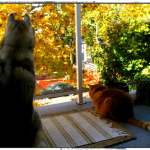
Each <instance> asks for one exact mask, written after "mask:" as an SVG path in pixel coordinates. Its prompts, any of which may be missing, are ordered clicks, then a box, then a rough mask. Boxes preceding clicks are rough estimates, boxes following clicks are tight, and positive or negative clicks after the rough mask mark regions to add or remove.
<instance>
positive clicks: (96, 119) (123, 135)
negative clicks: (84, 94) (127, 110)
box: [41, 108, 134, 148]
mask: <svg viewBox="0 0 150 150" xmlns="http://www.w3.org/2000/svg"><path fill="white" fill-rule="evenodd" d="M94 112H95V111H94V109H92V108H90V109H86V110H80V111H79V110H78V111H71V112H65V113H61V114H54V115H49V116H42V117H41V120H42V125H43V132H44V140H43V142H44V143H43V144H44V147H51V148H64V147H65V148H70V147H72V148H73V147H90V146H91V147H94V146H96V147H106V146H109V145H113V144H116V143H120V142H123V141H127V140H130V139H133V138H134V135H133V134H132V133H130V132H128V131H127V130H126V129H124V128H122V127H121V126H119V125H118V124H116V123H115V122H113V121H111V120H109V119H107V118H101V117H100V116H99V115H97V114H95V113H94ZM89 145H90V146H89Z"/></svg>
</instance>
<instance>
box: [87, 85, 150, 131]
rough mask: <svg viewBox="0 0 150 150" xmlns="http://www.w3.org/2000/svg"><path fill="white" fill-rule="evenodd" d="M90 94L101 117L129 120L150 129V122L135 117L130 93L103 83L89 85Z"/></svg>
mask: <svg viewBox="0 0 150 150" xmlns="http://www.w3.org/2000/svg"><path fill="white" fill-rule="evenodd" d="M89 87H90V90H89V95H90V97H91V99H92V101H93V103H94V105H95V109H96V112H97V113H99V114H100V116H101V117H108V118H110V119H112V120H120V121H127V122H129V123H132V124H134V125H136V126H138V127H140V128H143V129H146V130H148V131H150V122H143V121H140V120H138V119H136V118H135V117H134V112H133V105H134V102H133V99H132V98H131V96H130V94H129V93H127V92H124V91H122V90H120V89H117V88H107V86H104V85H102V84H101V83H98V84H95V85H89Z"/></svg>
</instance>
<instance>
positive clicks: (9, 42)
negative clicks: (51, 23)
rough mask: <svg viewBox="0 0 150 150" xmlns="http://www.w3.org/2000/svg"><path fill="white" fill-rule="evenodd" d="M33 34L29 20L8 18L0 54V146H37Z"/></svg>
mask: <svg viewBox="0 0 150 150" xmlns="http://www.w3.org/2000/svg"><path fill="white" fill-rule="evenodd" d="M34 43H35V34H34V30H33V27H32V25H31V21H30V17H29V16H28V14H25V17H24V20H22V21H17V20H15V19H14V15H13V14H11V15H10V16H9V17H8V21H7V27H6V31H5V35H4V38H3V42H2V49H1V53H0V96H1V100H0V106H1V109H0V114H1V117H0V119H1V123H0V129H1V131H0V136H1V140H0V147H38V146H39V144H40V142H41V141H42V124H41V120H40V117H39V115H38V113H37V112H36V111H35V110H34V108H33V95H34V90H35V73H34V58H33V48H34Z"/></svg>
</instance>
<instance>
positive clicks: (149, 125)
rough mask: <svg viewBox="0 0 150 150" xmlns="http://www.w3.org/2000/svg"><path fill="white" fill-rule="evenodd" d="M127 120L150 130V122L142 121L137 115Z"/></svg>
mask: <svg viewBox="0 0 150 150" xmlns="http://www.w3.org/2000/svg"><path fill="white" fill-rule="evenodd" d="M127 122H129V123H132V124H134V125H136V126H138V127H140V128H143V129H146V130H148V131H150V122H144V121H140V120H138V119H136V118H135V117H133V118H129V119H128V120H127Z"/></svg>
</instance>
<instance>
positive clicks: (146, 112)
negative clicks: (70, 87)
mask: <svg viewBox="0 0 150 150" xmlns="http://www.w3.org/2000/svg"><path fill="white" fill-rule="evenodd" d="M84 102H85V104H83V105H78V104H77V103H76V101H71V102H66V103H59V104H53V105H47V106H42V107H36V108H35V109H36V110H37V111H38V112H39V114H40V115H47V114H55V113H61V112H66V111H72V110H79V109H84V108H89V107H94V105H93V102H92V101H91V99H90V98H86V99H84ZM134 112H135V116H136V118H137V119H139V120H143V121H147V122H148V121H150V107H148V106H146V105H135V107H134ZM117 123H118V124H120V125H121V126H122V127H124V128H126V129H127V130H128V131H130V132H131V133H133V134H134V136H135V137H137V139H136V140H130V141H127V142H124V143H121V144H117V145H114V146H111V147H113V148H150V132H149V131H146V130H144V129H141V128H139V127H136V126H134V125H132V124H129V123H126V122H117ZM41 147H43V146H42V144H41ZM96 147H98V144H97V145H96Z"/></svg>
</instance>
